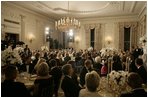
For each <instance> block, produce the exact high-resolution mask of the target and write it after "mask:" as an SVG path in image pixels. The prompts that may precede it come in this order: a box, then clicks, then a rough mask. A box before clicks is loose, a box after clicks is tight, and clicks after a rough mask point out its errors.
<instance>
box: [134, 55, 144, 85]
mask: <svg viewBox="0 0 148 98" xmlns="http://www.w3.org/2000/svg"><path fill="white" fill-rule="evenodd" d="M135 63H136V66H137V73H138V74H139V75H140V76H141V78H142V80H143V83H145V84H147V72H146V69H145V68H144V66H143V60H142V59H141V58H137V59H136V60H135Z"/></svg>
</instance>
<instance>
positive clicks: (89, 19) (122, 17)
mask: <svg viewBox="0 0 148 98" xmlns="http://www.w3.org/2000/svg"><path fill="white" fill-rule="evenodd" d="M127 18H137V15H129V16H109V17H107V16H106V17H94V18H85V19H84V18H83V19H79V20H80V21H87V20H88V21H91V20H92V21H93V20H94V21H95V20H104V19H127Z"/></svg>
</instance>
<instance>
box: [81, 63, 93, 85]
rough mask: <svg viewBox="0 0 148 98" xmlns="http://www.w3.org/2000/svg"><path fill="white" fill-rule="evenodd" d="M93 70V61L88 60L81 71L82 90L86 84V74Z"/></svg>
mask: <svg viewBox="0 0 148 98" xmlns="http://www.w3.org/2000/svg"><path fill="white" fill-rule="evenodd" d="M92 70H93V68H92V62H91V60H86V61H85V66H84V67H83V69H82V70H81V73H80V85H81V87H82V88H83V87H84V84H85V75H86V73H88V72H91V71H92Z"/></svg>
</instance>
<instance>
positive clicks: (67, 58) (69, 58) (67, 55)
mask: <svg viewBox="0 0 148 98" xmlns="http://www.w3.org/2000/svg"><path fill="white" fill-rule="evenodd" d="M65 55H66V56H65V57H64V63H65V64H66V63H67V62H68V61H69V60H71V57H70V56H69V54H68V53H66V54H65Z"/></svg>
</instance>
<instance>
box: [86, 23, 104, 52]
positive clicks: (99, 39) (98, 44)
mask: <svg viewBox="0 0 148 98" xmlns="http://www.w3.org/2000/svg"><path fill="white" fill-rule="evenodd" d="M94 28H95V40H94V42H95V44H94V49H97V50H98V49H101V48H102V33H101V24H96V23H94V24H85V25H84V29H85V33H86V36H85V38H86V47H87V48H89V47H90V30H91V29H94Z"/></svg>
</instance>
